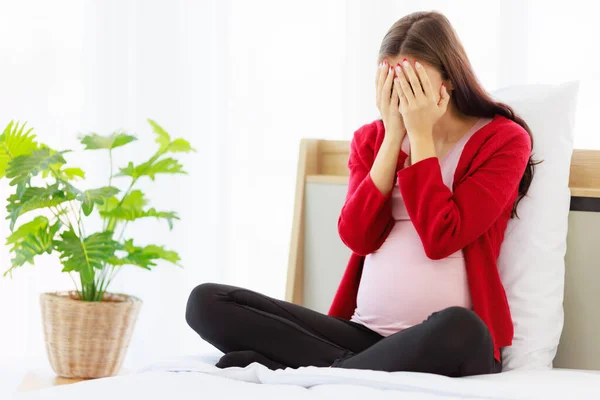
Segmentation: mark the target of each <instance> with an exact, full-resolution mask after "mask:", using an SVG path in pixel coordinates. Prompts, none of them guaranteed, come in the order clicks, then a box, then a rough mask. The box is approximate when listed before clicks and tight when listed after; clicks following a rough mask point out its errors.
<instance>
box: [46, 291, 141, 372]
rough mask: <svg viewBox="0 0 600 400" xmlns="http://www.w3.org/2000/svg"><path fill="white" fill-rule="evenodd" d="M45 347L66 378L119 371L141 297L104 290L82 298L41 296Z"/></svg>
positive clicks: (58, 295)
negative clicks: (100, 297) (98, 297)
mask: <svg viewBox="0 0 600 400" xmlns="http://www.w3.org/2000/svg"><path fill="white" fill-rule="evenodd" d="M40 303H41V306H42V307H41V308H42V322H43V325H44V339H45V342H46V350H47V352H48V358H49V360H50V364H51V365H52V369H54V372H56V373H57V374H58V375H59V376H63V377H66V378H101V377H106V376H113V375H116V374H117V373H118V372H119V369H120V368H121V364H122V363H123V359H124V358H125V353H126V352H127V347H128V346H129V340H130V339H131V334H132V332H133V328H134V326H135V321H136V319H137V316H138V313H139V311H140V308H141V306H142V301H141V300H140V299H138V298H136V297H132V296H126V295H121V294H109V293H107V294H105V296H104V301H101V302H88V301H81V300H79V299H78V298H77V295H76V294H75V293H71V292H63V293H44V294H42V295H41V297H40Z"/></svg>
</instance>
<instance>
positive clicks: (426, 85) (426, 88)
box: [415, 61, 433, 97]
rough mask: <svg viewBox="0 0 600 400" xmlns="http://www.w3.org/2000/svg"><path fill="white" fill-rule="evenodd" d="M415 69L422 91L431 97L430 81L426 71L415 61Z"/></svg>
mask: <svg viewBox="0 0 600 400" xmlns="http://www.w3.org/2000/svg"><path fill="white" fill-rule="evenodd" d="M415 69H416V70H417V74H418V75H419V80H420V81H421V86H422V87H423V92H424V93H425V96H427V97H433V88H432V87H431V81H430V80H429V76H428V75H427V71H425V68H424V67H423V65H422V64H421V63H420V62H418V61H417V62H415Z"/></svg>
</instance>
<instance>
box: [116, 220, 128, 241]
mask: <svg viewBox="0 0 600 400" xmlns="http://www.w3.org/2000/svg"><path fill="white" fill-rule="evenodd" d="M128 223H129V221H125V224H123V230H122V231H121V234H120V235H119V240H118V241H119V242H120V241H121V240H123V235H124V234H125V228H127V224H128Z"/></svg>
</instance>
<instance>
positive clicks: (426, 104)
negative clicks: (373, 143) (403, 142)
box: [394, 59, 450, 142]
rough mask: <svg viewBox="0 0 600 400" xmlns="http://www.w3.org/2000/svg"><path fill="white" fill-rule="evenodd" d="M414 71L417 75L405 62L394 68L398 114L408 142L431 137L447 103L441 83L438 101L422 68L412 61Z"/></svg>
mask: <svg viewBox="0 0 600 400" xmlns="http://www.w3.org/2000/svg"><path fill="white" fill-rule="evenodd" d="M415 68H416V70H417V71H416V73H415V70H414V69H413V67H412V66H411V65H410V63H409V62H408V61H407V60H406V59H405V60H404V61H403V62H402V68H401V67H400V65H398V66H396V73H397V75H398V77H397V78H396V79H395V80H394V86H395V87H396V90H397V91H398V93H400V112H401V114H402V116H403V118H404V124H405V126H406V130H407V131H408V136H409V137H410V139H411V142H413V140H415V141H417V140H419V139H422V138H424V137H425V138H427V139H429V138H430V137H431V136H432V134H433V126H434V125H435V123H436V122H437V121H438V120H439V119H440V117H441V116H442V115H444V113H445V112H446V109H447V108H448V103H449V101H450V95H449V94H448V91H447V90H446V86H445V85H444V84H442V87H441V89H440V98H439V101H438V100H437V95H436V93H434V89H433V87H431V82H430V81H429V77H428V76H427V72H426V71H425V68H424V67H423V65H421V64H420V63H419V62H415ZM402 69H403V70H404V73H402ZM407 78H408V80H407Z"/></svg>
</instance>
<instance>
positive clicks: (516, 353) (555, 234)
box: [494, 82, 579, 371]
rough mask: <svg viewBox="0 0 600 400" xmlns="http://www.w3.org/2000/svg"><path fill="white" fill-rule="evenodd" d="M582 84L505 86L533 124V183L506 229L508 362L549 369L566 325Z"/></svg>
mask: <svg viewBox="0 0 600 400" xmlns="http://www.w3.org/2000/svg"><path fill="white" fill-rule="evenodd" d="M578 87H579V84H578V82H570V83H566V84H562V85H558V86H550V85H527V86H515V87H510V88H506V89H502V90H499V91H497V92H495V93H494V95H495V96H494V97H495V98H496V99H497V100H499V101H502V102H504V103H506V104H508V105H510V106H512V107H513V108H514V110H515V112H516V113H517V114H519V115H520V116H521V117H522V118H523V119H524V120H525V122H527V124H528V125H529V127H530V128H531V131H532V133H533V138H534V147H533V155H534V158H535V159H537V160H543V162H542V163H541V164H539V165H537V166H536V169H535V174H534V178H533V182H532V184H531V187H530V189H529V193H528V195H527V197H525V198H524V199H523V200H522V201H521V202H520V203H519V206H518V208H517V213H518V214H519V217H520V219H516V218H513V219H511V220H510V221H509V223H508V227H507V229H506V235H505V238H504V242H503V244H502V247H501V249H500V257H499V259H498V270H499V272H500V278H501V279H502V283H503V284H504V288H505V289H506V296H507V298H508V303H509V305H510V311H511V313H512V318H513V323H514V327H515V336H514V339H513V345H512V346H511V347H507V348H505V349H504V350H503V352H502V356H503V360H502V361H503V363H502V364H503V368H504V370H505V371H508V370H513V369H548V368H552V360H553V359H554V356H555V355H556V350H557V347H558V342H559V339H560V335H561V332H562V328H563V320H564V312H563V293H564V281H565V279H564V277H565V252H566V247H567V243H566V237H567V226H568V213H569V204H570V198H571V195H570V192H569V167H570V164H571V154H572V152H573V123H574V119H575V108H576V99H577V91H578Z"/></svg>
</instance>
